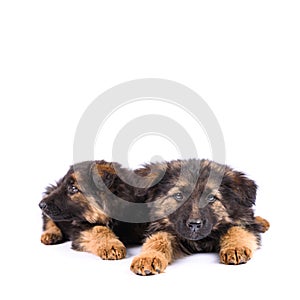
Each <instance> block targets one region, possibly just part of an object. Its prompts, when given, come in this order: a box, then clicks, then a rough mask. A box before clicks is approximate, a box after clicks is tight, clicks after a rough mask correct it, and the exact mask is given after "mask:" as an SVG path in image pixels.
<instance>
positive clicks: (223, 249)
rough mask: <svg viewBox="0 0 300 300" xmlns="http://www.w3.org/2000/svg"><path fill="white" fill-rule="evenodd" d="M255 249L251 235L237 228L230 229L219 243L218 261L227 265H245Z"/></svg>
mask: <svg viewBox="0 0 300 300" xmlns="http://www.w3.org/2000/svg"><path fill="white" fill-rule="evenodd" d="M257 247H258V243H257V238H256V236H255V235H254V234H253V233H251V232H249V231H247V230H246V229H244V228H242V227H239V226H234V227H231V228H230V229H229V230H228V232H227V233H226V234H225V235H224V236H223V237H222V238H221V241H220V261H221V263H224V264H227V265H228V264H233V265H238V264H241V263H246V262H247V261H248V260H249V259H250V258H251V257H252V255H253V252H254V251H255V250H256V249H257Z"/></svg>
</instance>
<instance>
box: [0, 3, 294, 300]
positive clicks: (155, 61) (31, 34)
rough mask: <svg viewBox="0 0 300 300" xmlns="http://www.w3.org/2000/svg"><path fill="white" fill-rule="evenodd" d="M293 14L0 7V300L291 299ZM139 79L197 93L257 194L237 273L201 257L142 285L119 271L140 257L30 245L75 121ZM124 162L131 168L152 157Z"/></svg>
mask: <svg viewBox="0 0 300 300" xmlns="http://www.w3.org/2000/svg"><path fill="white" fill-rule="evenodd" d="M299 14H300V8H299V3H298V1H262V0H259V1H174V0H172V1H161V0H160V1H155V0H152V1H129V0H127V1H105V2H104V1H5V2H4V1H1V4H0V34H1V35H0V43H1V45H0V52H1V56H0V84H1V86H0V97H1V98H0V99H1V111H0V113H1V117H0V122H1V127H0V128H1V129H0V130H1V218H0V221H1V248H0V249H1V267H0V270H1V274H2V280H1V289H0V290H1V292H0V293H1V294H2V293H3V295H1V299H16V297H17V296H19V297H22V298H23V299H35V298H34V297H39V298H43V299H53V298H55V299H67V298H68V299H71V298H72V299H83V298H84V299H89V298H93V299H98V298H99V299H101V298H102V299H103V298H110V299H117V298H122V299H127V298H129V297H130V298H131V299H150V298H151V299H153V298H158V299H162V298H163V297H168V298H173V297H177V296H178V297H184V298H185V299H204V298H211V299H217V298H219V299H253V298H254V297H255V298H256V297H259V298H263V297H268V299H270V298H271V297H275V296H278V297H284V298H285V299H299V288H298V286H297V282H298V280H296V278H297V277H298V272H299V254H298V246H299V242H298V239H299V232H298V222H299V221H298V216H299V211H298V207H299V205H298V203H299V192H298V188H299V173H298V169H299V150H300V149H299V142H298V141H297V140H298V139H299V134H298V131H299V125H300V124H299V123H300V122H299V106H298V105H297V104H298V102H299V100H300V89H299V83H300V55H299V53H300V39H299V31H300V18H299ZM149 77H154V78H164V79H170V80H174V81H177V82H180V83H182V84H184V85H186V86H188V87H189V88H191V89H193V90H194V91H195V92H197V93H198V94H199V95H200V96H201V97H202V98H203V99H204V100H205V101H206V102H207V103H208V105H209V106H210V108H211V109H212V110H213V111H214V113H215V115H216V117H217V119H218V121H219V123H220V126H221V128H222V130H223V134H224V138H225V142H226V162H227V163H228V164H229V165H231V166H233V167H235V168H236V169H238V170H242V171H245V172H246V173H247V174H248V175H249V176H250V177H251V178H253V179H255V180H256V182H257V184H258V185H259V191H258V197H257V205H256V212H257V214H260V215H262V216H263V217H265V218H267V219H268V220H269V221H270V222H271V229H270V231H269V232H268V233H266V234H264V235H263V240H262V242H263V247H262V248H261V250H259V251H257V252H256V253H255V255H254V258H253V259H252V260H251V261H250V262H249V263H248V264H246V265H242V266H224V265H221V264H219V263H218V257H217V255H214V254H199V255H193V256H190V257H187V258H184V259H181V260H179V261H176V262H175V263H173V264H172V265H171V266H169V267H168V268H167V270H166V272H165V273H164V274H161V275H158V276H151V277H146V278H145V277H139V276H135V275H134V274H133V273H131V272H130V271H129V266H130V262H131V260H132V258H133V256H134V254H136V253H138V251H139V248H133V249H129V250H128V255H127V258H126V259H124V260H122V261H113V262H112V261H102V260H100V259H99V258H97V257H95V256H93V255H91V254H87V253H78V252H75V251H73V250H71V249H70V244H69V243H66V244H63V245H59V246H44V245H42V244H40V241H39V239H40V234H41V217H40V211H39V208H38V202H39V200H40V199H41V196H42V192H43V191H44V187H45V186H46V185H47V184H49V183H53V182H54V181H55V180H57V179H59V178H60V177H61V176H62V175H64V174H65V172H66V171H67V169H68V167H69V165H71V164H72V160H73V139H74V135H75V132H76V127H77V125H78V121H79V119H80V117H81V115H82V114H83V112H84V110H85V109H86V108H87V106H88V105H89V104H90V103H91V102H92V101H93V100H94V99H95V98H96V97H97V96H98V95H100V94H101V93H103V92H104V91H106V90H107V89H109V88H111V87H113V86H115V85H117V84H119V83H122V82H125V81H129V80H133V79H138V78H149ZM135 112H136V113H137V115H138V114H139V111H138V108H135ZM169 117H171V116H169ZM124 118H125V121H126V116H124ZM125 123H126V122H125ZM120 124H121V123H120ZM191 134H192V133H191ZM193 134H195V132H194V133H193ZM152 142H153V141H152ZM158 143H159V142H158ZM161 143H162V144H161V151H162V153H163V154H164V155H166V153H169V154H170V158H173V157H172V156H174V155H176V152H174V149H173V148H172V146H171V145H168V143H165V142H163V141H161ZM98 146H99V145H98V143H97V147H96V148H97V149H98ZM206 146H207V145H205V147H206ZM143 147H144V151H143ZM168 147H170V149H169V150H168ZM100 148H101V145H100ZM146 149H147V151H146ZM157 149H159V148H157V147H154V148H153V150H155V151H156V150H157ZM205 149H206V148H205ZM105 151H106V150H105ZM107 151H108V150H107ZM132 151H133V152H132V153H129V157H130V160H131V163H132V164H137V165H138V164H140V163H142V162H143V161H147V160H149V157H151V155H153V154H160V153H151V152H149V149H148V147H147V141H146V140H145V142H144V144H143V142H142V140H140V141H139V143H136V145H135V146H133V147H132ZM134 151H135V152H134ZM96 153H97V151H96ZM99 153H101V152H99ZM105 155H109V152H106V154H105V153H103V156H105ZM149 155H150V156H149ZM96 158H99V159H101V158H106V157H96ZM166 158H169V157H166ZM4 295H5V296H4ZM4 297H5V298H4Z"/></svg>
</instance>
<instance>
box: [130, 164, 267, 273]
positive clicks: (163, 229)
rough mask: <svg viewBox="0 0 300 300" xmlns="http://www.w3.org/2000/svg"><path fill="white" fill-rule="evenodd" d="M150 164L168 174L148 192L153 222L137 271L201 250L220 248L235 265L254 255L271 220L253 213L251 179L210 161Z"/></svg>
mask: <svg viewBox="0 0 300 300" xmlns="http://www.w3.org/2000/svg"><path fill="white" fill-rule="evenodd" d="M148 167H152V168H153V167H155V168H156V170H157V172H158V173H159V172H161V173H162V174H164V175H163V178H162V179H161V180H160V181H159V182H158V183H157V184H156V185H155V186H154V187H152V188H151V189H149V191H148V197H147V200H146V201H147V202H148V203H149V205H150V206H151V210H150V216H151V218H152V219H153V222H151V223H150V225H149V226H148V237H147V238H146V240H145V243H144V244H143V247H142V251H141V254H140V255H138V256H137V257H135V258H134V259H133V261H132V264H131V270H132V271H133V272H134V273H136V274H138V275H151V274H158V273H160V272H163V271H164V270H165V268H166V267H167V265H168V264H169V263H171V262H172V261H173V260H175V259H176V258H178V257H181V256H183V255H188V254H192V253H199V252H217V253H219V257H220V262H221V263H224V264H234V265H236V264H242V263H246V262H247V261H248V260H249V259H250V258H251V257H252V255H253V252H254V251H255V250H256V249H257V248H258V247H259V246H260V233H262V232H265V231H266V230H267V229H268V228H269V223H268V221H266V220H265V219H263V218H261V217H254V213H253V208H252V206H253V204H255V200H256V189H257V186H256V184H255V182H254V181H253V180H251V179H249V178H247V177H246V176H245V174H243V173H242V172H238V171H235V170H233V169H232V168H230V167H228V166H224V165H221V164H217V163H215V162H212V161H209V160H197V159H193V160H181V161H179V160H177V161H171V162H166V163H162V164H156V165H150V166H148ZM153 201H155V205H153ZM162 215H164V216H165V217H159V219H157V217H158V216H162Z"/></svg>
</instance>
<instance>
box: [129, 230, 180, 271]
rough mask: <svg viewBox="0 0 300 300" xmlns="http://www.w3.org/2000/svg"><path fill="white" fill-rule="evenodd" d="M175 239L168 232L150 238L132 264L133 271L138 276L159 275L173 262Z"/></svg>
mask: <svg viewBox="0 0 300 300" xmlns="http://www.w3.org/2000/svg"><path fill="white" fill-rule="evenodd" d="M174 240H175V239H174V237H173V236H172V235H171V234H169V233H167V232H158V233H155V234H153V235H151V236H150V237H148V238H147V239H146V241H145V243H144V244H143V247H142V252H141V254H140V255H138V256H136V257H135V258H134V259H133V261H132V264H131V267H130V269H131V271H132V272H134V273H135V274H138V275H152V274H158V273H161V272H163V271H164V270H165V268H166V267H167V265H168V264H169V263H170V262H171V261H172V259H173V257H174V255H173V246H172V244H173V242H174Z"/></svg>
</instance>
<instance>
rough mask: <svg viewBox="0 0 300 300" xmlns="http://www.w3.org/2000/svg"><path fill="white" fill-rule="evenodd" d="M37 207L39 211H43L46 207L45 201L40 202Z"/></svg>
mask: <svg viewBox="0 0 300 300" xmlns="http://www.w3.org/2000/svg"><path fill="white" fill-rule="evenodd" d="M39 207H40V209H42V210H44V209H46V207H47V203H46V202H45V201H41V202H40V203H39Z"/></svg>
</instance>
